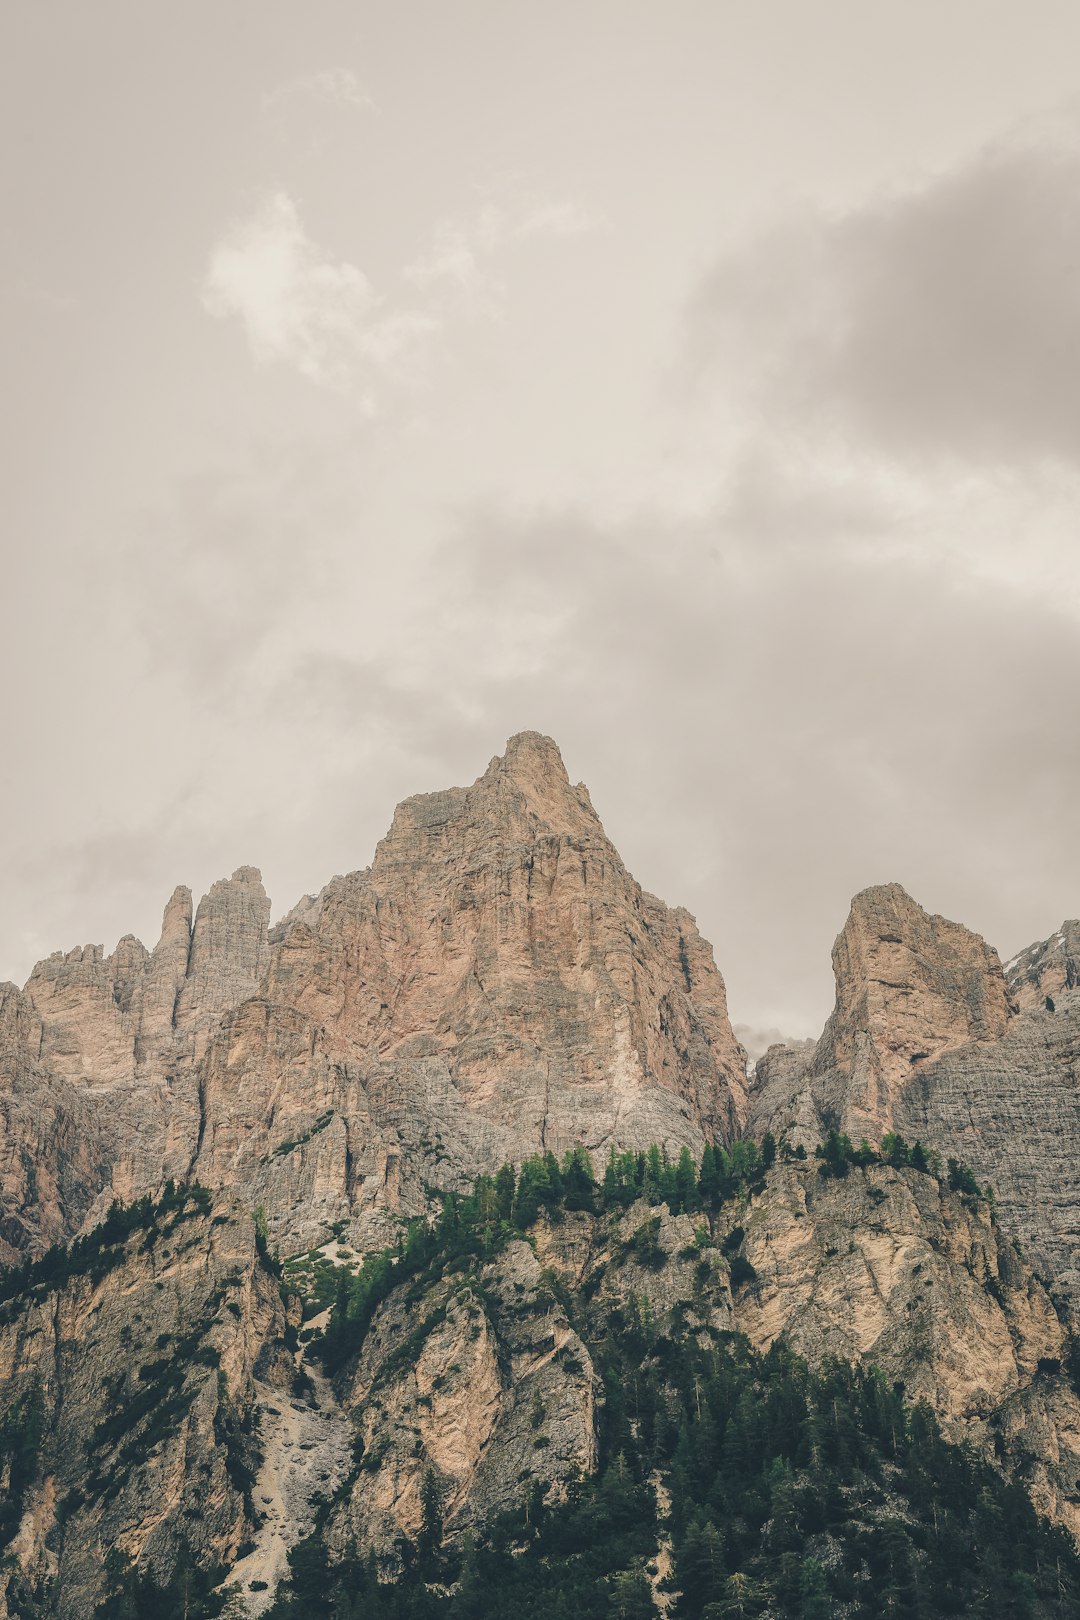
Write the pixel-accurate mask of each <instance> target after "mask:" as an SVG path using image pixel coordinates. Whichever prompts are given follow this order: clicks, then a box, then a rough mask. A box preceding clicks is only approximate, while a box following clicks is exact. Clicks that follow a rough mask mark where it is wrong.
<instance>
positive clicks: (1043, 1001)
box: [1005, 917, 1080, 1012]
mask: <svg viewBox="0 0 1080 1620" xmlns="http://www.w3.org/2000/svg"><path fill="white" fill-rule="evenodd" d="M1005 977H1006V979H1007V981H1008V985H1009V993H1010V995H1011V996H1012V997H1013V999H1014V1001H1015V1002H1016V1005H1017V1006H1018V1007H1019V1008H1021V1010H1023V1011H1026V1012H1030V1011H1035V1010H1039V1011H1043V1010H1045V1011H1057V1009H1058V1008H1059V1007H1060V1008H1061V1009H1062V1010H1064V1009H1065V1008H1066V1007H1067V1006H1071V1005H1073V1004H1074V1003H1075V1001H1076V1000H1077V999H1080V922H1078V921H1077V920H1076V918H1074V917H1072V918H1066V920H1065V921H1064V922H1063V923H1062V925H1061V927H1060V928H1058V929H1057V930H1056V931H1055V932H1054V933H1053V934H1051V936H1050V938H1049V939H1042V940H1037V941H1036V942H1035V944H1034V945H1029V946H1028V947H1027V949H1026V950H1023V951H1020V952H1019V953H1018V954H1017V955H1016V956H1014V957H1013V958H1012V960H1011V961H1010V962H1008V963H1007V964H1006V967H1005Z"/></svg>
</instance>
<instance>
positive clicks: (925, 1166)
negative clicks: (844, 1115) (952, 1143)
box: [814, 1131, 989, 1198]
mask: <svg viewBox="0 0 1080 1620" xmlns="http://www.w3.org/2000/svg"><path fill="white" fill-rule="evenodd" d="M814 1156H815V1158H818V1159H820V1160H821V1172H822V1175H826V1176H836V1177H841V1176H846V1175H847V1173H848V1171H849V1170H850V1168H851V1166H852V1165H868V1164H889V1165H892V1166H893V1167H894V1168H896V1169H911V1170H919V1171H921V1172H922V1174H923V1175H927V1176H934V1177H936V1178H937V1180H939V1181H941V1180H946V1181H947V1183H948V1186H949V1189H950V1191H952V1192H960V1193H965V1194H967V1196H968V1197H970V1198H983V1197H986V1196H988V1195H989V1189H988V1188H983V1187H980V1186H979V1183H978V1182H977V1181H976V1180H975V1176H974V1173H973V1172H972V1171H971V1170H970V1169H969V1168H968V1166H967V1165H966V1164H964V1163H963V1161H962V1160H961V1159H947V1160H946V1162H945V1172H944V1175H943V1174H942V1169H941V1160H940V1158H939V1157H938V1155H937V1154H936V1153H935V1152H934V1151H933V1149H931V1148H925V1147H923V1145H922V1143H921V1142H919V1141H915V1142H912V1143H911V1145H910V1146H909V1145H908V1143H907V1142H905V1141H904V1138H903V1137H902V1136H900V1135H898V1134H897V1132H895V1131H887V1132H886V1134H885V1135H884V1136H883V1137H882V1139H881V1147H880V1148H872V1147H871V1146H870V1144H869V1142H868V1141H867V1140H866V1138H865V1137H863V1139H862V1141H861V1142H860V1143H859V1145H858V1147H853V1146H852V1142H851V1138H850V1136H845V1135H844V1133H843V1132H842V1131H830V1132H829V1134H828V1136H827V1137H826V1138H825V1140H824V1142H822V1143H821V1145H820V1146H819V1147H816V1148H815V1149H814Z"/></svg>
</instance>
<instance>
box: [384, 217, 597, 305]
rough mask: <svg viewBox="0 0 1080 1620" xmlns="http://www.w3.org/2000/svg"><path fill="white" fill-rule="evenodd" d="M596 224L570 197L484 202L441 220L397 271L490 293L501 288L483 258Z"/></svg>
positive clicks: (419, 281)
mask: <svg viewBox="0 0 1080 1620" xmlns="http://www.w3.org/2000/svg"><path fill="white" fill-rule="evenodd" d="M597 223H598V221H597V219H596V218H595V216H594V215H592V214H590V213H589V212H588V211H587V210H586V209H584V208H583V207H582V206H581V205H580V204H579V203H577V202H575V201H573V199H572V198H563V199H559V200H555V201H553V200H551V199H550V198H545V197H535V196H530V195H526V196H523V197H521V198H520V199H518V200H517V201H516V202H515V203H514V204H513V205H512V206H503V207H500V206H499V205H497V204H495V203H488V204H486V205H485V206H484V207H482V208H480V209H478V210H477V211H476V213H475V214H472V215H467V216H463V217H460V218H457V219H444V220H441V221H440V222H439V224H438V225H437V226H436V227H435V231H434V235H433V239H432V244H431V247H430V248H429V249H428V250H427V252H426V253H423V254H421V255H420V256H419V257H418V258H416V259H414V260H413V261H412V262H411V263H410V264H407V265H406V266H405V269H404V271H403V272H402V273H403V275H404V277H405V279H406V281H409V282H411V283H412V284H413V286H415V287H425V288H426V287H430V286H432V285H434V284H435V283H438V282H444V283H450V284H452V285H454V286H456V287H457V288H459V289H460V290H462V291H463V292H466V293H469V294H470V295H474V296H475V295H479V294H485V295H489V296H490V295H492V294H497V293H500V292H501V291H502V290H503V288H502V283H501V281H500V280H499V278H498V277H497V276H496V275H495V274H494V273H493V272H492V271H491V270H490V269H489V268H487V265H486V263H485V261H489V260H491V259H493V258H494V257H495V255H496V254H498V253H500V252H501V251H503V250H504V249H506V248H508V247H512V246H514V245H515V244H517V243H520V242H523V241H527V240H529V239H530V238H533V239H535V238H539V237H556V238H558V237H570V236H582V235H584V234H585V233H586V232H588V231H592V230H595V228H596V226H597Z"/></svg>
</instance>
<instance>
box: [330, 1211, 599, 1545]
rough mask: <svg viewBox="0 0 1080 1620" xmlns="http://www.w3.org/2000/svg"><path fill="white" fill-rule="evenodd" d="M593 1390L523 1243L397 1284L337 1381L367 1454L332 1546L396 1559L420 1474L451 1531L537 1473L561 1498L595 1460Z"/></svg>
mask: <svg viewBox="0 0 1080 1620" xmlns="http://www.w3.org/2000/svg"><path fill="white" fill-rule="evenodd" d="M596 1394H597V1380H596V1377H595V1374H594V1372H593V1365H592V1359H591V1357H590V1355H589V1352H588V1350H587V1349H586V1348H585V1346H584V1344H583V1343H582V1341H581V1339H580V1338H579V1337H578V1335H577V1333H575V1331H574V1329H573V1328H572V1327H571V1326H570V1323H569V1321H568V1320H567V1317H566V1314H565V1311H564V1309H563V1307H562V1306H561V1305H560V1303H559V1302H558V1300H557V1299H556V1298H555V1296H554V1295H553V1293H552V1291H551V1288H550V1286H549V1284H548V1283H547V1282H546V1281H545V1279H544V1277H543V1274H542V1272H541V1268H540V1266H539V1264H538V1262H537V1259H536V1256H535V1255H534V1254H533V1251H532V1249H531V1248H530V1247H529V1245H528V1244H527V1243H525V1242H515V1243H512V1244H511V1245H510V1247H509V1248H508V1249H507V1250H505V1251H504V1253H502V1254H501V1255H499V1256H498V1258H497V1259H495V1260H493V1261H492V1262H491V1263H490V1264H489V1265H487V1266H485V1267H483V1268H482V1270H481V1271H480V1272H479V1273H478V1274H477V1275H476V1276H475V1277H474V1278H472V1279H468V1280H462V1279H461V1278H460V1277H458V1278H453V1279H443V1280H442V1281H441V1282H440V1283H439V1284H438V1285H437V1286H436V1287H434V1288H432V1289H431V1290H430V1291H428V1292H427V1293H425V1294H424V1295H423V1296H422V1297H421V1298H419V1299H413V1298H411V1297H410V1296H409V1294H408V1292H407V1291H406V1290H399V1292H398V1293H396V1294H394V1295H392V1296H391V1298H390V1299H389V1300H388V1301H387V1302H386V1304H385V1305H384V1306H382V1307H381V1309H380V1311H379V1313H378V1314H377V1316H376V1318H375V1321H374V1322H373V1324H372V1327H371V1330H370V1332H369V1333H368V1335H367V1337H366V1339H365V1341H364V1347H363V1351H362V1353H361V1356H360V1360H359V1364H358V1365H357V1367H356V1368H355V1370H354V1371H353V1372H352V1373H351V1375H350V1376H349V1377H348V1378H347V1379H346V1380H345V1391H344V1395H343V1404H344V1406H345V1408H346V1410H348V1411H350V1412H352V1414H353V1416H354V1421H355V1422H356V1425H357V1428H358V1431H359V1435H360V1438H361V1441H362V1444H363V1453H362V1456H361V1461H360V1467H359V1469H358V1471H357V1473H356V1477H355V1479H354V1482H353V1484H352V1487H351V1490H350V1492H349V1494H348V1496H347V1497H346V1498H345V1500H344V1501H342V1503H341V1504H340V1506H339V1507H338V1508H337V1509H336V1510H335V1513H334V1515H333V1518H332V1520H331V1525H330V1531H329V1539H330V1544H331V1546H334V1547H337V1548H338V1549H339V1550H344V1549H345V1548H346V1547H348V1546H349V1545H350V1544H351V1543H352V1544H355V1545H357V1546H360V1547H365V1548H372V1549H374V1550H375V1551H376V1552H377V1553H378V1554H380V1555H381V1556H382V1557H383V1558H384V1559H387V1560H390V1559H391V1558H392V1553H393V1545H394V1541H395V1540H396V1538H397V1537H399V1536H401V1535H404V1536H406V1537H408V1538H409V1539H411V1540H415V1539H416V1537H417V1535H418V1533H419V1531H420V1529H421V1525H422V1521H423V1506H422V1500H421V1493H422V1490H423V1487H424V1483H425V1478H428V1479H429V1480H430V1481H431V1482H432V1483H434V1486H435V1488H436V1490H437V1492H438V1498H439V1502H440V1507H441V1516H442V1521H443V1524H444V1526H445V1529H446V1531H447V1533H448V1534H454V1533H460V1532H461V1531H463V1530H466V1529H469V1528H476V1527H477V1526H478V1525H480V1524H482V1523H484V1522H485V1521H487V1520H489V1519H490V1518H491V1517H492V1516H493V1515H495V1514H496V1513H498V1512H500V1511H502V1510H504V1509H506V1508H510V1507H513V1506H516V1505H517V1504H518V1502H519V1501H520V1500H521V1496H522V1492H523V1490H525V1489H527V1488H528V1487H529V1486H530V1485H532V1484H533V1483H534V1482H539V1483H541V1484H543V1485H545V1486H549V1487H552V1488H553V1490H554V1496H553V1497H552V1498H550V1499H552V1500H554V1499H557V1498H558V1496H559V1495H560V1493H562V1492H564V1491H565V1487H566V1484H567V1482H568V1481H569V1480H570V1479H571V1478H572V1477H573V1476H574V1475H575V1474H577V1473H589V1472H591V1470H592V1469H593V1467H594V1466H595V1462H596V1423H595V1406H596Z"/></svg>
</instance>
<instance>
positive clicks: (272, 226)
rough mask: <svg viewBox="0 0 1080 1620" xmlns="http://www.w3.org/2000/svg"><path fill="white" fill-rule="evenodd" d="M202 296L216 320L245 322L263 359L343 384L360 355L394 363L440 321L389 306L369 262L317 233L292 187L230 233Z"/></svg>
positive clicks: (313, 378) (255, 354)
mask: <svg viewBox="0 0 1080 1620" xmlns="http://www.w3.org/2000/svg"><path fill="white" fill-rule="evenodd" d="M202 301H203V306H204V308H205V309H206V310H207V312H208V313H209V314H211V315H213V316H215V317H216V318H217V319H219V320H226V319H229V318H235V319H238V320H239V321H240V323H241V324H242V326H243V328H244V331H245V334H246V336H247V340H248V346H249V348H250V350H251V354H252V357H253V359H254V360H255V362H256V363H257V364H259V365H269V364H275V363H278V364H282V363H283V364H287V365H291V366H294V367H295V368H296V369H297V370H298V371H299V372H300V373H301V374H302V375H303V376H305V377H307V378H308V379H309V380H310V381H312V382H315V383H321V384H325V385H329V386H332V387H338V388H342V387H347V386H348V384H349V383H350V381H351V379H352V377H353V374H354V371H355V368H356V366H357V364H358V362H361V361H368V362H370V363H373V364H374V365H376V366H379V367H381V368H382V369H384V370H386V369H389V368H390V367H391V366H392V365H393V363H394V362H396V361H397V360H398V359H399V358H400V357H402V356H403V355H404V354H405V353H406V351H408V350H409V349H410V348H411V347H412V346H413V345H414V344H416V343H417V342H418V341H419V340H421V339H423V338H424V337H426V336H427V335H428V334H429V333H431V332H432V331H434V330H435V329H436V328H437V325H438V322H437V321H436V320H435V318H434V317H433V316H431V315H429V314H427V313H425V312H423V311H409V310H406V311H403V310H398V311H390V312H386V311H384V308H383V304H382V301H381V300H380V299H379V298H378V297H377V296H376V294H375V292H374V290H373V288H372V286H371V283H370V282H369V280H368V278H367V276H365V274H364V272H363V271H362V270H360V269H359V268H358V267H357V266H356V265H354V264H350V263H349V261H348V260H340V261H335V260H334V259H333V258H331V257H330V256H329V255H328V254H326V253H325V252H324V251H323V250H322V249H321V248H320V247H319V246H318V245H317V243H315V242H313V241H312V239H311V238H310V237H309V236H308V234H307V232H306V231H305V229H304V226H303V223H302V221H301V219H300V215H299V212H298V210H297V207H296V204H295V203H294V202H293V200H292V198H291V197H290V196H289V195H288V193H287V192H284V191H276V192H274V193H272V194H271V195H270V196H269V197H267V198H266V199H265V201H264V202H263V203H262V204H261V205H260V206H259V207H258V208H257V209H256V210H255V212H254V213H253V214H251V215H250V216H249V217H248V218H246V219H243V220H239V221H237V222H236V223H235V224H234V225H233V226H232V227H231V228H230V229H229V230H228V231H227V232H226V233H225V235H224V237H223V238H222V240H221V241H220V242H219V243H218V245H217V246H216V247H215V248H214V250H213V252H212V254H211V256H210V263H209V266H208V268H207V272H206V276H205V278H204V281H203V286H202Z"/></svg>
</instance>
